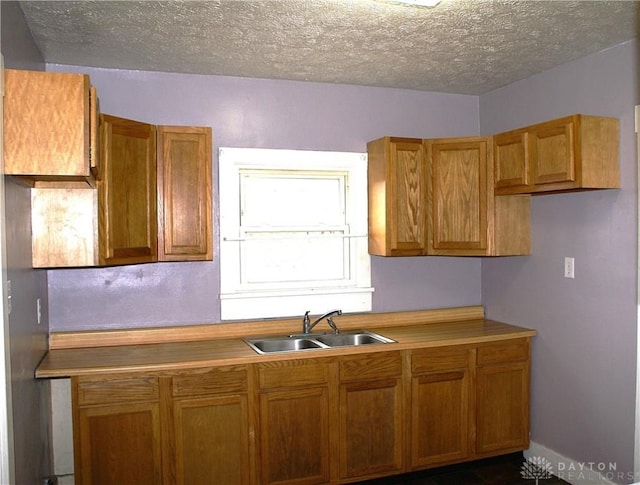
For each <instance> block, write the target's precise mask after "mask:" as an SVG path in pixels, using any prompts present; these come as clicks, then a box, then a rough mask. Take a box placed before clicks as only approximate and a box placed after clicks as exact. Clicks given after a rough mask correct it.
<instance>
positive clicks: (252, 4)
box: [20, 0, 640, 94]
mask: <svg viewBox="0 0 640 485" xmlns="http://www.w3.org/2000/svg"><path fill="white" fill-rule="evenodd" d="M20 5H21V7H22V9H23V11H24V14H25V18H26V21H27V24H28V25H29V28H30V29H31V31H32V33H33V36H34V39H35V42H36V44H37V45H38V47H39V48H40V50H41V51H42V54H43V56H44V59H45V61H46V62H47V63H54V64H72V65H82V66H95V67H106V68H120V69H139V70H150V71H166V72H182V73H194V74H218V75H228V76H242V77H260V78H273V79H291V80H302V81H319V82H331V83H344V84H357V85H368V86H385V87H397V88H407V89H418V90H425V91H439V92H449V93H461V94H482V93H484V92H487V91H490V90H492V89H495V88H498V87H500V86H503V85H506V84H509V83H511V82H513V81H516V80H519V79H524V78H526V77H529V76H531V75H533V74H535V73H538V72H541V71H544V70H547V69H550V68H552V67H554V66H556V65H559V64H563V63H565V62H568V61H571V60H573V59H577V58H579V57H582V56H584V55H586V54H590V53H593V52H597V51H600V50H602V49H605V48H607V47H611V46H613V45H616V44H619V43H622V42H624V41H626V40H629V39H631V38H634V37H637V35H638V32H639V30H638V18H639V14H638V11H639V5H640V2H636V1H531V0H528V1H513V0H512V1H502V0H443V1H442V3H441V4H440V5H439V6H437V7H436V8H433V9H430V8H424V7H410V6H403V5H399V4H394V3H392V2H391V1H385V0H210V1H167V2H156V1H140V2H138V1H122V2H115V1H87V0H85V1H77V2H68V1H23V2H20Z"/></svg>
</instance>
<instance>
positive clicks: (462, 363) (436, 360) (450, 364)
mask: <svg viewBox="0 0 640 485" xmlns="http://www.w3.org/2000/svg"><path fill="white" fill-rule="evenodd" d="M470 354H471V349H470V348H468V347H443V348H434V349H422V350H414V351H413V352H412V353H411V373H412V374H420V373H423V372H433V371H439V370H448V369H462V368H467V367H469V360H470V359H469V356H470Z"/></svg>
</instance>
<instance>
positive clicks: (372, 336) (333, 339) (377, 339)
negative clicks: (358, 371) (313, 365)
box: [244, 330, 395, 354]
mask: <svg viewBox="0 0 640 485" xmlns="http://www.w3.org/2000/svg"><path fill="white" fill-rule="evenodd" d="M244 341H245V342H246V343H247V345H249V347H251V348H252V349H253V350H255V351H256V352H257V353H259V354H272V353H276V352H300V351H304V350H317V349H330V348H335V347H353V346H356V345H376V344H388V343H394V342H395V340H391V339H389V338H387V337H383V336H382V335H379V334H377V333H374V332H369V331H366V330H358V331H351V332H341V333H321V334H298V335H284V336H279V337H258V338H245V339H244Z"/></svg>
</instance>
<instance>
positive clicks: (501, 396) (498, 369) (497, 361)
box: [476, 340, 530, 456]
mask: <svg viewBox="0 0 640 485" xmlns="http://www.w3.org/2000/svg"><path fill="white" fill-rule="evenodd" d="M529 386H530V359H529V342H528V341H526V340H520V341H517V342H507V343H503V344H494V345H486V346H481V347H479V348H478V368H477V402H476V408H477V441H476V452H477V454H478V455H479V456H491V455H495V454H500V453H509V452H511V451H519V450H522V449H526V448H527V447H528V446H529Z"/></svg>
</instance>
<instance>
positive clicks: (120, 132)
mask: <svg viewBox="0 0 640 485" xmlns="http://www.w3.org/2000/svg"><path fill="white" fill-rule="evenodd" d="M101 118H102V119H103V123H104V125H105V127H104V130H102V133H103V135H104V136H103V138H102V139H101V143H102V155H103V156H102V165H103V171H104V175H103V178H102V180H101V181H99V182H98V198H99V218H98V220H99V223H98V227H99V233H100V264H103V265H110V264H127V263H146V262H152V261H156V260H157V238H158V231H157V227H158V226H157V216H156V214H157V212H156V200H157V199H156V149H155V147H156V134H155V127H154V126H153V125H149V124H147V123H140V122H137V121H132V120H126V119H123V118H116V117H114V116H108V115H103V116H102V117H101Z"/></svg>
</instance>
